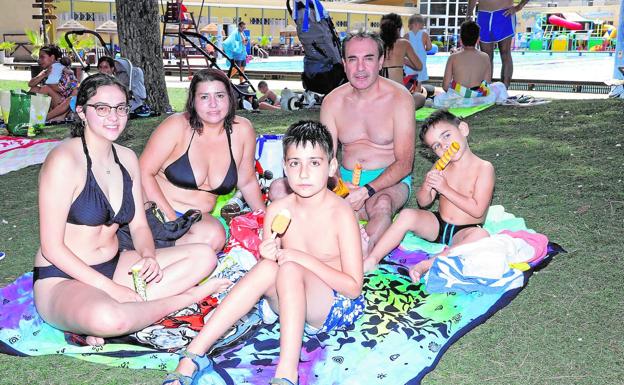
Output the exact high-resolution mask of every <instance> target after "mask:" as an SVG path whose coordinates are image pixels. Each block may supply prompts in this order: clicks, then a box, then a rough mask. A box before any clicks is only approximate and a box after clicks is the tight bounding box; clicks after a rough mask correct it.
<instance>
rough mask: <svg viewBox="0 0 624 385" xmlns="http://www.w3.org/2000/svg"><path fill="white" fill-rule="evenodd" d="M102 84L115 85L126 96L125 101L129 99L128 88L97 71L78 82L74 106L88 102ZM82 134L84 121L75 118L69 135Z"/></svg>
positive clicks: (76, 135)
mask: <svg viewBox="0 0 624 385" xmlns="http://www.w3.org/2000/svg"><path fill="white" fill-rule="evenodd" d="M102 86H117V87H119V89H120V90H121V91H122V92H123V93H124V95H125V96H126V103H127V102H128V100H129V97H128V89H127V88H126V86H125V85H123V83H121V82H120V81H119V80H117V79H115V78H114V77H112V76H110V75H107V74H102V73H97V74H95V75H91V76H89V77H88V78H86V79H85V80H83V81H82V83H81V84H80V88H78V95H77V96H76V107H78V106H82V107H84V105H85V104H87V103H88V102H89V99H91V98H92V97H93V96H94V95H95V94H96V92H97V90H98V88H100V87H102ZM83 135H84V122H83V121H82V119H76V121H75V122H74V124H73V126H72V128H71V136H72V137H73V138H75V137H78V136H83Z"/></svg>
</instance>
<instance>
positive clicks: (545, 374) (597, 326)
mask: <svg viewBox="0 0 624 385" xmlns="http://www.w3.org/2000/svg"><path fill="white" fill-rule="evenodd" d="M2 85H3V83H0V86H2ZM182 94H183V93H181V94H180V95H177V94H176V95H172V99H174V96H175V100H173V104H175V103H181V104H183V103H184V101H183V100H182V101H180V97H182ZM242 115H244V116H245V117H247V118H249V119H250V120H251V121H252V122H253V123H254V126H255V128H256V130H257V131H258V133H278V132H283V130H284V129H285V128H286V127H287V126H288V125H289V124H291V123H293V122H294V121H296V120H298V119H302V118H318V112H314V111H296V112H282V111H277V112H274V111H268V112H267V111H263V112H262V113H259V114H258V113H242ZM162 119H163V118H162V117H159V118H152V119H146V120H135V121H131V122H130V124H129V125H128V128H127V130H126V132H125V133H124V135H123V136H122V138H121V139H120V141H119V142H120V143H121V144H123V145H127V146H130V147H131V148H133V149H134V150H135V151H137V152H140V151H141V150H142V148H143V146H144V144H145V141H146V140H147V138H148V136H149V134H150V132H151V131H152V130H153V128H154V127H155V126H156V125H157V124H158V123H159V121H161V120H162ZM468 122H469V124H470V126H471V132H470V137H471V148H472V150H473V151H474V152H476V153H477V154H479V155H480V156H482V157H483V158H485V159H487V160H489V161H491V162H492V163H493V164H494V166H495V168H496V190H495V193H494V201H493V204H500V205H504V206H505V207H506V209H507V210H508V211H509V212H511V213H514V214H516V215H517V216H521V217H523V218H525V219H526V222H527V224H528V226H529V227H531V228H533V229H535V230H536V231H538V232H541V233H544V234H546V235H547V236H548V237H549V238H550V239H551V240H552V241H555V242H558V243H560V244H561V245H562V246H563V247H564V248H566V249H567V250H568V253H567V254H561V255H558V256H557V257H556V258H555V259H554V260H553V261H552V262H551V263H550V264H549V265H548V266H546V267H545V268H544V269H542V270H541V271H539V272H538V273H536V274H535V275H534V276H533V277H532V278H531V280H530V282H529V284H528V286H527V287H526V288H525V290H524V291H522V292H521V293H520V294H519V295H518V297H517V298H516V299H515V300H514V301H513V302H512V303H511V304H510V305H509V306H507V307H506V308H504V309H502V310H501V311H499V312H498V313H496V314H495V315H494V316H493V317H492V318H491V319H489V320H488V321H487V322H486V323H485V324H483V325H480V326H478V327H477V328H476V329H474V330H473V331H471V332H470V333H468V334H467V335H466V336H464V337H462V338H461V339H460V340H459V341H458V342H457V343H455V344H454V345H453V346H452V347H451V348H450V349H449V350H448V351H447V352H446V354H445V355H444V356H443V358H442V360H441V361H440V363H439V365H438V366H437V368H436V369H435V370H434V371H433V372H432V373H431V374H429V375H428V376H427V377H426V378H425V380H424V381H423V383H425V384H443V385H447V384H514V385H515V384H562V385H563V384H566V385H567V384H622V383H624V327H623V322H624V321H623V319H624V317H623V315H624V300H623V298H624V293H623V291H624V290H623V288H624V285H623V284H622V280H623V278H624V267H623V266H624V258H623V257H622V255H623V252H622V247H623V246H624V242H622V236H623V234H624V232H623V230H622V228H623V227H624V172H623V170H624V148H623V146H624V130H623V129H622V126H623V123H624V103H623V102H622V101H621V100H620V101H617V100H599V101H597V100H592V101H553V102H552V103H550V104H548V105H543V106H536V107H532V108H511V107H493V108H491V109H489V110H487V111H485V112H481V113H479V114H477V115H476V116H473V117H471V118H469V119H468ZM65 133H66V128H64V127H55V128H54V129H53V130H51V131H50V132H49V133H48V135H49V136H52V137H63V136H64V135H65ZM430 167H431V160H430V159H429V158H428V155H427V152H426V151H418V152H417V153H416V159H415V166H414V177H415V182H414V183H416V184H420V182H421V180H422V176H423V175H424V173H425V172H426V170H428V169H429V168H430ZM38 172H39V166H33V167H28V168H26V169H22V170H19V171H16V172H11V173H9V174H6V175H3V176H0V191H2V199H1V200H0V219H2V220H4V221H6V222H8V223H4V222H0V250H2V251H4V252H6V254H7V257H6V258H5V259H4V260H3V261H1V262H0V285H6V284H8V283H10V282H11V281H13V280H14V279H15V278H16V277H17V276H19V275H21V274H22V273H24V272H26V271H28V270H30V269H31V268H32V259H33V255H34V254H35V252H36V250H37V248H38V233H37V231H38V230H37V229H38V224H37V203H36V197H37V174H38ZM409 206H412V207H414V206H415V201H414V199H413V198H412V200H411V201H410V202H409ZM371 364H372V365H374V364H375V363H371ZM0 369H1V370H0V372H1V373H2V376H0V384H16V383H28V384H148V383H149V384H159V383H160V381H162V378H163V376H164V373H163V372H158V371H150V370H124V369H117V368H110V367H105V366H99V365H95V364H90V363H87V362H84V361H80V360H75V359H70V358H67V357H63V356H50V357H36V358H17V357H12V356H6V355H0Z"/></svg>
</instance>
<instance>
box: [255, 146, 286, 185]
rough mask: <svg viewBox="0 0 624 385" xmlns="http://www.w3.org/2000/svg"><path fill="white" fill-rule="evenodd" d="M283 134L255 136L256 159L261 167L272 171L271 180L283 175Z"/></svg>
mask: <svg viewBox="0 0 624 385" xmlns="http://www.w3.org/2000/svg"><path fill="white" fill-rule="evenodd" d="M283 137H284V135H259V136H258V137H257V138H256V160H257V161H259V162H260V165H261V166H262V169H264V170H265V171H266V170H270V171H271V172H272V173H273V178H272V179H273V180H275V179H277V178H282V177H283V176H284V168H283V164H284V150H283V149H282V138H283Z"/></svg>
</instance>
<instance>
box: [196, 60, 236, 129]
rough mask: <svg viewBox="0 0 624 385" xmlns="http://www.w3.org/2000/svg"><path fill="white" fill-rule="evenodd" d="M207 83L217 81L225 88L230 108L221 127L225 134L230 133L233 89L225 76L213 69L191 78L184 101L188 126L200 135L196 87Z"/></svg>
mask: <svg viewBox="0 0 624 385" xmlns="http://www.w3.org/2000/svg"><path fill="white" fill-rule="evenodd" d="M207 81H211V82H214V81H217V82H221V83H223V86H224V87H225V91H226V92H227V95H228V99H229V103H230V108H229V109H228V113H227V115H226V116H225V121H224V122H223V127H224V128H225V129H226V130H227V132H229V133H232V124H233V123H234V117H235V116H236V94H234V87H232V84H231V83H230V79H228V78H227V76H225V73H223V71H221V70H219V69H215V68H205V69H203V70H201V71H199V72H198V73H196V74H195V75H194V76H193V80H191V85H190V86H189V92H188V99H187V100H186V111H188V113H189V124H190V125H191V128H192V129H193V130H195V131H197V132H198V133H200V134H201V133H202V131H203V130H204V123H203V122H202V120H201V118H200V117H199V115H198V114H197V111H196V110H195V93H196V92H197V87H198V86H199V83H201V82H207Z"/></svg>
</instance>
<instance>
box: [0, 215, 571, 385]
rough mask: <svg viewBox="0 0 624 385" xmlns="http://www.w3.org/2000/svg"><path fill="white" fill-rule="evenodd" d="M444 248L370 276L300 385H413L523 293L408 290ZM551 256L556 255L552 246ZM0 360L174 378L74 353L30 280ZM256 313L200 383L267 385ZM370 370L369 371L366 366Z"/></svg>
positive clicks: (507, 223) (120, 350) (0, 296)
mask: <svg viewBox="0 0 624 385" xmlns="http://www.w3.org/2000/svg"><path fill="white" fill-rule="evenodd" d="M485 227H486V229H488V231H490V232H491V233H496V232H498V231H500V230H502V229H510V230H522V229H525V228H526V226H525V225H524V221H523V220H522V219H521V218H516V217H513V216H512V215H510V214H507V213H505V212H504V210H503V209H502V207H496V206H495V207H493V208H491V209H490V214H489V215H488V221H486V226H485ZM439 249H440V245H436V244H431V243H428V242H425V241H423V240H421V239H419V238H416V237H406V239H405V240H404V242H403V243H402V245H401V247H399V248H398V249H396V250H395V251H394V252H393V253H391V255H390V256H389V257H388V258H386V262H385V263H384V264H383V265H382V266H381V267H380V269H378V270H377V271H375V272H373V273H370V274H368V275H367V276H366V279H365V285H364V293H365V297H366V302H367V304H366V311H365V314H364V316H363V317H362V318H360V320H359V321H358V322H357V323H356V324H355V325H354V327H353V328H352V329H351V330H348V331H341V332H332V333H322V334H319V335H317V336H315V337H313V338H308V337H306V338H305V339H304V344H303V349H302V356H301V364H300V376H301V382H300V383H301V384H362V383H367V384H392V385H395V384H415V383H419V382H420V380H421V379H422V378H423V377H424V375H426V374H427V373H428V372H430V371H431V370H433V368H434V367H435V365H436V364H437V362H438V361H439V359H440V358H441V357H442V355H443V354H444V352H445V351H446V349H448V347H450V346H451V345H452V344H453V343H454V342H455V341H456V340H457V339H459V338H460V337H461V336H462V335H464V334H465V333H467V332H468V331H469V330H471V329H472V328H474V327H476V326H477V325H479V324H481V323H483V322H484V321H485V320H486V319H487V318H489V317H490V316H491V315H492V314H494V313H495V312H496V311H498V310H499V309H501V308H503V307H504V306H506V305H507V304H508V303H509V302H510V301H511V300H512V299H513V298H514V297H515V296H516V295H517V294H518V293H519V292H520V290H522V288H523V287H524V285H526V283H527V281H528V278H529V277H530V275H531V273H532V270H529V271H525V272H518V274H519V276H520V277H521V278H522V279H520V280H518V282H519V284H517V285H515V286H510V287H508V288H507V289H506V291H505V292H502V293H490V294H483V293H479V292H472V293H468V294H460V293H448V294H427V293H426V292H425V291H424V285H421V284H414V283H412V282H411V281H410V280H409V277H408V276H407V267H406V266H411V265H413V264H415V263H417V262H418V261H420V260H422V259H424V258H426V257H427V255H428V253H435V252H437V251H439ZM548 251H549V252H548V255H547V256H546V258H544V260H540V261H537V262H536V263H534V264H533V266H532V267H533V268H534V267H537V266H539V265H540V264H541V265H543V264H544V263H545V262H547V261H548V260H549V259H550V258H551V257H552V256H554V255H555V254H557V253H559V252H561V251H562V249H561V248H559V247H558V246H557V245H554V244H551V245H549V250H548ZM0 301H2V304H0V352H3V353H7V354H14V355H23V356H29V355H42V354H65V355H70V356H73V357H76V358H80V359H84V360H88V361H92V362H99V363H103V364H107V365H113V366H120V367H128V368H154V369H162V370H172V369H173V368H174V367H175V365H176V363H177V357H176V356H175V354H172V353H168V352H165V351H162V350H157V349H154V348H150V347H147V346H145V345H137V344H136V341H135V342H134V343H129V342H131V341H133V340H132V339H129V338H126V339H125V340H120V341H123V342H111V343H107V344H106V345H105V346H103V347H89V346H79V345H77V344H75V343H73V341H72V340H71V339H68V338H67V337H66V334H64V333H62V332H60V331H58V330H56V329H54V328H52V327H51V326H49V325H47V324H46V323H45V322H43V321H42V320H41V318H40V317H39V315H38V314H37V313H36V310H35V308H34V304H33V301H32V275H31V274H30V273H28V274H25V275H24V276H22V277H20V278H18V280H16V281H15V282H14V283H13V284H11V285H9V286H7V287H5V288H3V289H1V290H0ZM258 320H259V316H258V314H257V313H255V312H252V313H250V316H249V322H247V323H246V325H244V326H245V327H244V330H245V338H243V339H235V340H233V341H234V342H233V343H232V344H230V345H225V346H224V345H222V346H221V347H220V348H219V349H218V350H216V351H215V352H213V356H214V358H215V361H216V362H217V366H218V370H217V372H213V373H206V374H205V375H204V376H202V377H201V378H200V379H199V383H200V384H201V383H204V384H224V383H226V384H240V383H249V384H266V383H267V382H268V380H269V379H270V378H271V377H272V375H273V373H274V370H275V363H276V361H277V357H278V354H279V324H278V323H275V324H271V325H263V324H258ZM371 362H374V363H375V364H374V365H371Z"/></svg>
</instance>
